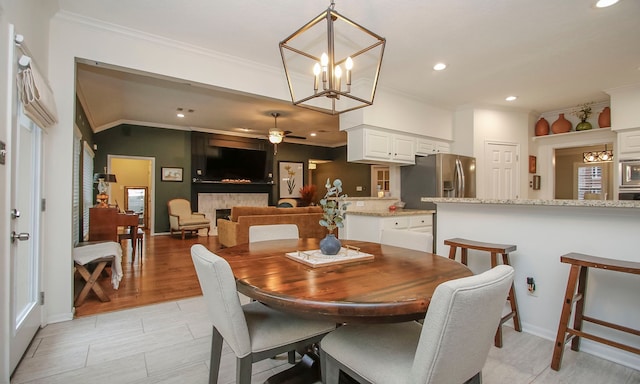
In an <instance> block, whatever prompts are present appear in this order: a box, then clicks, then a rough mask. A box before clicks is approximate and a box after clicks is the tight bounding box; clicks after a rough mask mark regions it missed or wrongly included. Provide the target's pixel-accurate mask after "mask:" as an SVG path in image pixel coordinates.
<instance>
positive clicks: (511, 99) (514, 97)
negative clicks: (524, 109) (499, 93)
mask: <svg viewBox="0 0 640 384" xmlns="http://www.w3.org/2000/svg"><path fill="white" fill-rule="evenodd" d="M517 98H518V96H507V97H505V100H507V101H514V100H515V99H517Z"/></svg>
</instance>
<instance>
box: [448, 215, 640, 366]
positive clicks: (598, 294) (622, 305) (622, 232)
mask: <svg viewBox="0 0 640 384" xmlns="http://www.w3.org/2000/svg"><path fill="white" fill-rule="evenodd" d="M437 209H438V215H437V216H438V217H437V226H438V230H437V239H436V244H437V253H438V254H440V255H448V252H449V247H448V246H444V240H445V239H448V238H453V237H464V238H469V239H474V240H479V241H486V242H492V243H500V244H515V245H516V246H517V247H518V249H517V250H516V251H515V252H513V253H512V254H511V264H512V265H513V267H514V269H515V272H516V274H515V290H516V297H517V301H518V306H519V312H520V317H521V322H522V327H523V330H524V332H527V333H531V334H535V335H538V336H541V337H544V338H546V339H549V340H555V336H556V332H557V329H558V321H559V320H560V311H561V307H562V299H563V296H564V292H565V289H566V284H567V277H568V274H569V266H568V264H564V263H560V256H562V255H564V254H566V253H569V252H579V253H585V254H589V255H594V256H599V257H605V258H615V259H619V260H628V261H635V262H638V261H640V257H639V256H638V251H637V246H636V244H635V242H634V241H629V240H630V239H636V238H637V236H638V233H640V214H639V212H638V209H622V208H588V207H557V206H556V207H553V206H516V205H504V204H463V203H462V204H438V208H437ZM459 257H460V256H458V260H459ZM469 267H470V268H471V269H472V270H473V271H474V272H476V273H477V272H481V271H483V270H486V269H488V268H490V264H489V254H488V253H486V252H484V253H483V252H480V253H478V252H476V251H469ZM528 276H531V277H533V278H534V279H535V281H536V288H537V290H536V292H537V297H534V296H530V295H528V294H527V289H526V278H527V277H528ZM638 286H639V285H638V276H637V275H632V274H626V273H616V272H610V271H602V270H594V271H590V272H589V285H588V290H587V301H586V312H585V314H586V315H588V316H593V317H595V318H600V319H602V320H606V321H610V322H614V323H618V324H621V325H624V326H627V327H631V328H635V329H638V324H640V296H639V295H638ZM505 324H506V325H512V324H513V323H512V322H511V321H509V322H507V323H505ZM594 328H595V327H594V326H592V325H591V324H586V325H585V326H584V328H583V329H584V330H585V331H587V332H589V331H593V330H594ZM595 332H600V333H599V334H600V335H604V336H606V337H609V338H611V339H613V340H616V341H618V342H622V343H625V344H630V345H632V346H635V347H636V348H640V342H639V341H638V339H637V338H633V337H628V336H627V337H625V336H624V335H622V334H621V333H619V332H607V330H602V329H601V328H597V329H596V331H594V333H595ZM602 332H604V333H602ZM581 350H583V351H586V352H589V353H592V354H596V355H598V356H601V357H603V358H605V359H608V360H613V361H617V362H619V363H621V364H624V365H627V366H629V367H632V368H634V369H636V370H637V369H640V356H638V355H634V354H631V353H627V352H623V351H621V350H618V349H614V348H610V347H606V346H604V345H602V344H598V343H593V342H590V341H588V340H584V341H582V342H581ZM551 353H552V351H551V350H549V361H551ZM566 356H567V355H566V354H565V358H566Z"/></svg>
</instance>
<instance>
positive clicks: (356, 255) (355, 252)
mask: <svg viewBox="0 0 640 384" xmlns="http://www.w3.org/2000/svg"><path fill="white" fill-rule="evenodd" d="M285 256H287V257H288V258H289V259H291V260H295V261H297V262H299V263H302V264H304V265H308V266H309V267H313V268H316V267H326V266H329V265H337V264H346V263H354V262H357V261H365V260H371V259H373V255H372V254H370V253H364V252H360V249H359V248H355V247H349V246H347V247H342V248H340V252H338V254H337V255H324V254H322V252H320V250H319V249H313V250H310V251H295V252H289V253H285Z"/></svg>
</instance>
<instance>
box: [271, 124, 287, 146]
mask: <svg viewBox="0 0 640 384" xmlns="http://www.w3.org/2000/svg"><path fill="white" fill-rule="evenodd" d="M283 137H284V132H283V131H281V130H279V129H277V128H271V129H270V130H269V141H270V142H271V143H273V144H279V143H281V142H282V138H283Z"/></svg>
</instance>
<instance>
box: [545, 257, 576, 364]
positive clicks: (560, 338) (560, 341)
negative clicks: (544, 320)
mask: <svg viewBox="0 0 640 384" xmlns="http://www.w3.org/2000/svg"><path fill="white" fill-rule="evenodd" d="M579 272H580V266H578V265H572V266H571V270H570V271H569V280H568V281H567V291H566V292H565V294H564V301H563V303H562V313H561V315H560V322H559V323H558V334H557V336H556V343H555V345H554V347H553V357H552V358H551V369H553V370H554V371H557V370H559V369H560V364H561V363H562V354H563V353H564V344H565V336H566V334H567V327H568V326H569V318H570V317H571V309H572V307H573V296H574V293H575V291H576V284H577V283H578V274H579Z"/></svg>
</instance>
